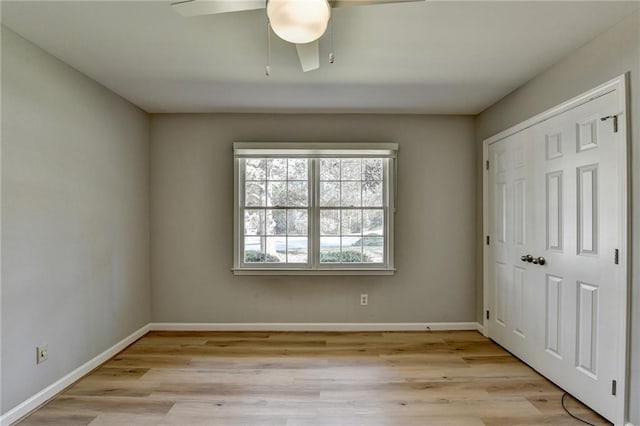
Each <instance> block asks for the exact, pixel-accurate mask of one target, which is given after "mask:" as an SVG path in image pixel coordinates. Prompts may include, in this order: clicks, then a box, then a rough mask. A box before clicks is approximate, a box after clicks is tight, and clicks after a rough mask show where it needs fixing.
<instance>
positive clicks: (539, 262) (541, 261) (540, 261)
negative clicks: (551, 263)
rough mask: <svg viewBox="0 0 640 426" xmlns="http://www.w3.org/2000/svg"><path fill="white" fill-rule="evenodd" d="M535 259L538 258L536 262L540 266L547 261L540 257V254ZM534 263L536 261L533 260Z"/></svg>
mask: <svg viewBox="0 0 640 426" xmlns="http://www.w3.org/2000/svg"><path fill="white" fill-rule="evenodd" d="M537 260H538V262H537V263H538V264H539V265H540V266H542V265H544V264H545V263H547V260H546V259H545V258H544V257H542V256H540V257H539V258H538V259H537ZM534 263H536V262H534Z"/></svg>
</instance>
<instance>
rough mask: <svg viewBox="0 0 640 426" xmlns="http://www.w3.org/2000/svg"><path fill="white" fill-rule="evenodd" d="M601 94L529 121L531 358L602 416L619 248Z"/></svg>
mask: <svg viewBox="0 0 640 426" xmlns="http://www.w3.org/2000/svg"><path fill="white" fill-rule="evenodd" d="M616 105H617V96H616V94H614V93H610V94H607V95H605V96H602V97H600V98H597V99H595V100H592V101H590V102H588V103H586V104H583V105H581V106H579V107H577V108H575V109H572V110H570V111H567V112H566V113H564V114H561V115H559V116H556V117H554V118H552V119H550V120H548V121H546V122H543V123H541V124H539V125H537V126H535V127H534V128H532V129H531V133H530V134H531V136H532V140H531V143H532V144H533V145H534V146H535V147H536V148H535V152H536V153H537V155H536V156H535V160H534V164H535V165H534V168H535V182H534V185H535V186H536V188H540V189H541V190H539V191H536V200H535V206H536V209H535V213H534V217H533V218H532V219H533V220H534V221H535V229H536V230H537V231H536V233H537V234H539V235H540V236H541V237H542V238H541V241H540V243H539V244H536V247H535V248H534V249H533V250H534V252H533V256H534V257H540V256H542V257H543V258H544V259H545V262H544V263H545V264H544V265H540V263H538V265H536V268H537V269H539V272H538V273H536V274H533V275H532V276H533V277H534V280H535V282H534V283H532V286H533V287H534V288H535V289H536V292H535V293H534V298H533V299H532V302H533V309H532V310H531V312H533V313H534V315H535V324H536V326H537V328H536V330H535V332H534V336H535V342H536V354H532V355H533V357H532V359H533V362H534V365H533V366H534V367H535V368H537V369H538V370H539V371H540V372H541V373H543V374H545V375H547V376H548V377H549V378H550V379H551V380H553V381H554V382H556V383H557V384H558V385H560V386H561V387H563V388H564V389H566V390H567V391H569V392H570V393H571V394H572V395H574V396H576V397H577V398H579V399H580V400H582V401H583V402H585V403H586V404H587V405H589V406H590V407H592V408H593V409H594V410H595V411H597V412H599V413H600V414H602V415H603V416H604V417H607V418H608V419H615V415H616V413H615V410H616V403H615V398H616V396H614V395H612V386H613V384H612V383H613V380H616V379H618V378H617V375H618V374H619V371H620V370H619V367H620V366H619V360H620V359H621V356H620V355H621V354H620V353H619V351H620V348H621V347H623V346H624V345H623V344H621V343H622V342H619V341H618V336H619V333H618V332H617V330H618V329H619V327H620V326H621V324H619V323H618V319H619V318H620V316H619V315H618V314H619V312H620V310H622V309H624V307H623V306H618V303H619V302H618V301H619V300H620V297H619V296H620V292H621V291H624V288H625V285H624V279H622V277H621V274H620V268H619V266H618V265H616V255H615V253H616V249H619V248H620V241H619V235H620V226H621V224H620V218H621V217H622V215H621V212H620V206H621V199H620V197H621V196H622V194H621V189H620V188H621V187H622V186H621V183H622V182H620V176H619V173H618V170H617V165H618V152H619V148H620V144H624V143H625V142H624V141H623V140H621V138H619V137H618V135H619V133H614V126H613V122H612V120H611V119H610V120H605V121H603V120H601V118H602V117H607V116H609V115H613V114H616V113H617V112H618V111H616Z"/></svg>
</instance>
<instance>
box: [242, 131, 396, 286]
mask: <svg viewBox="0 0 640 426" xmlns="http://www.w3.org/2000/svg"><path fill="white" fill-rule="evenodd" d="M396 152H397V145H395V144H328V143H327V144H294V143H286V144H285V143H283V144H271V143H235V144H234V157H235V158H234V161H235V194H236V199H235V238H234V241H235V243H234V245H235V247H234V272H235V273H236V274H277V275H287V274H391V273H393V271H394V268H393V215H394V184H395V161H396Z"/></svg>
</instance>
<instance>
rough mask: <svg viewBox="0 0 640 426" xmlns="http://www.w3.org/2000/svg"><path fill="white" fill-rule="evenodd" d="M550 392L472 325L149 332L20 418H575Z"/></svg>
mask: <svg viewBox="0 0 640 426" xmlns="http://www.w3.org/2000/svg"><path fill="white" fill-rule="evenodd" d="M561 396H562V391H561V390H560V389H559V388H557V387H556V386H554V385H553V384H552V383H550V382H549V381H547V380H545V379H544V378H543V377H541V376H540V375H538V374H537V373H536V372H535V371H533V370H532V369H530V368H529V367H527V366H526V365H525V364H523V363H521V362H520V361H518V360H517V359H516V358H514V357H513V356H511V355H510V354H509V353H507V352H506V351H504V350H503V349H502V348H500V347H499V346H497V345H496V344H494V343H492V342H491V341H489V340H487V339H485V338H484V337H482V336H481V335H480V334H478V333H476V332H417V333H413V332H411V333H407V332H400V333H275V332H274V333H255V332H233V333H228V332H151V333H149V334H147V335H146V336H144V337H143V338H142V339H140V340H139V341H137V342H136V343H135V344H133V345H132V346H130V347H129V348H127V349H126V350H124V351H123V352H122V353H120V354H119V355H117V356H116V357H114V358H113V359H111V360H110V361H108V362H107V363H105V364H104V365H103V366H102V367H100V368H99V369H97V370H95V371H94V372H93V373H92V374H90V375H88V376H87V377H85V378H83V379H82V380H80V381H79V382H77V383H76V384H74V385H73V386H71V387H70V388H68V389H67V390H66V391H65V392H63V393H62V394H61V395H59V396H57V397H56V398H55V399H53V400H52V401H50V402H49V403H48V404H46V405H45V406H43V407H42V408H40V409H39V410H38V411H36V412H34V413H33V414H31V415H30V416H29V417H27V418H26V419H24V420H23V422H22V423H21V425H41V424H46V425H64V426H71V425H86V424H90V425H93V426H95V425H152V424H153V425H155V424H163V425H166V424H171V425H224V426H234V425H282V426H293V425H331V426H334V425H336V426H350V425H364V426H375V425H390V426H410V425H419V426H425V425H434V426H437V425H450V426H467V425H469V426H470V425H473V426H476V425H504V426H514V425H537V424H545V425H577V424H580V423H579V422H577V421H576V420H574V419H572V418H570V417H569V416H568V415H567V414H565V413H564V411H563V410H562V407H561V405H560V397H561ZM568 406H569V408H570V409H571V410H572V412H573V413H575V414H577V415H579V416H580V417H583V418H586V419H588V420H589V421H590V422H591V423H594V424H609V423H607V422H606V421H604V420H603V419H602V418H601V417H599V416H597V415H596V414H595V413H593V412H592V411H590V410H589V409H587V408H586V407H584V406H583V405H581V404H580V403H578V402H576V401H575V400H573V399H572V398H571V399H569V400H568Z"/></svg>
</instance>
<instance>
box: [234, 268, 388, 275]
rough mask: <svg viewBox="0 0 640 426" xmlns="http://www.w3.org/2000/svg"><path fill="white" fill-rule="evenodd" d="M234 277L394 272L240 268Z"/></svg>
mask: <svg viewBox="0 0 640 426" xmlns="http://www.w3.org/2000/svg"><path fill="white" fill-rule="evenodd" d="M232 271H233V274H234V275H334V276H335V275H393V274H394V273H395V272H396V270H395V269H393V268H391V269H389V268H366V269H365V268H362V269H348V268H344V269H273V268H262V269H260V268H242V269H238V268H236V269H232Z"/></svg>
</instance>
